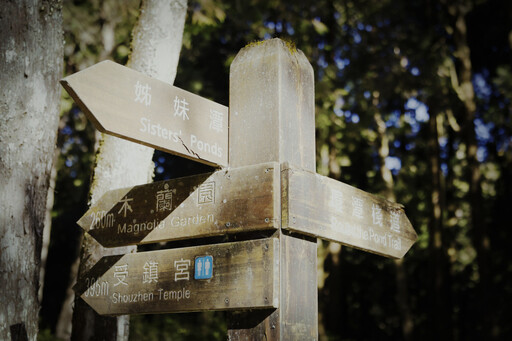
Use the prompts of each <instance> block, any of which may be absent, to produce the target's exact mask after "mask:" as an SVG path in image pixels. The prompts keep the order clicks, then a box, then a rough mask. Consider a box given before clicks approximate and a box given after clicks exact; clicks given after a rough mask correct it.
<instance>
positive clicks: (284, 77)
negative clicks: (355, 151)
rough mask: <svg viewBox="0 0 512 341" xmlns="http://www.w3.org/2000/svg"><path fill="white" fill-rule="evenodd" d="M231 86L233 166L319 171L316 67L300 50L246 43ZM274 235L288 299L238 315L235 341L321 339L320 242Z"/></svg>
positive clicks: (233, 321) (233, 323)
mask: <svg viewBox="0 0 512 341" xmlns="http://www.w3.org/2000/svg"><path fill="white" fill-rule="evenodd" d="M229 88H230V90H229V91H230V96H229V97H230V98H229V107H230V112H231V115H230V126H229V127H230V136H229V162H230V165H231V166H232V167H238V166H247V165H253V164H258V163H261V162H271V161H273V162H278V163H279V164H282V163H283V162H291V163H293V164H297V165H299V166H301V167H303V168H305V169H309V170H311V171H314V170H315V103H314V97H315V96H314V78H313V68H312V67H311V64H309V62H308V60H307V58H306V57H305V56H304V54H303V53H302V52H301V51H299V50H297V49H295V47H293V46H291V45H290V44H286V43H285V42H283V41H282V40H280V39H271V40H266V41H264V42H259V43H256V44H252V45H250V46H247V47H245V48H244V49H242V50H241V51H240V52H239V53H238V54H237V56H236V58H235V59H234V61H233V63H232V64H231V71H230V86H229ZM284 204H285V203H282V205H284ZM279 207H281V203H280V206H279ZM276 235H277V236H278V237H279V240H280V245H281V247H280V262H281V281H280V284H279V285H280V289H279V295H280V302H283V304H280V307H279V309H276V310H273V311H266V312H264V313H257V314H250V313H247V314H244V313H236V314H232V315H231V316H230V319H229V322H228V323H229V325H228V339H229V340H233V341H234V340H315V339H317V334H318V332H317V331H318V299H317V295H318V293H317V280H316V259H317V257H316V252H317V244H316V239H313V238H303V236H291V235H287V234H286V233H283V231H282V230H281V229H279V231H278V232H277V233H276Z"/></svg>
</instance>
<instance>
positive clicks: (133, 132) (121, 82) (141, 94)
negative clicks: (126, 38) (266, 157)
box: [61, 61, 228, 166]
mask: <svg viewBox="0 0 512 341" xmlns="http://www.w3.org/2000/svg"><path fill="white" fill-rule="evenodd" d="M61 84H62V86H64V88H65V89H66V91H67V92H68V93H69V94H70V95H71V97H72V98H73V100H74V101H75V102H76V103H77V104H78V106H79V107H80V109H82V111H83V112H84V113H85V114H86V115H87V117H88V118H89V119H90V120H91V121H92V122H93V123H94V126H95V127H96V129H98V130H99V131H101V132H104V133H108V134H111V135H114V136H117V137H122V138H124V139H127V140H130V141H134V142H138V143H142V144H144V145H147V146H149V147H153V148H155V149H159V150H162V151H164V152H168V153H171V154H176V155H180V156H183V157H186V158H189V159H192V160H196V161H199V162H202V163H205V164H209V165H213V166H227V165H228V108H227V107H225V106H223V105H220V104H218V103H215V102H213V101H210V100H208V99H206V98H202V97H199V96H197V95H195V94H192V93H190V92H188V91H185V90H182V89H180V88H177V87H175V86H172V85H170V84H167V83H165V82H163V81H160V80H158V79H154V78H151V77H148V76H146V75H144V74H142V73H140V72H137V71H135V70H132V69H130V68H127V67H124V66H121V65H119V64H116V63H114V62H111V61H104V62H101V63H98V64H96V65H93V66H91V67H89V68H87V69H85V70H83V71H80V72H77V73H75V74H73V75H71V76H68V77H66V78H64V79H63V80H62V81H61Z"/></svg>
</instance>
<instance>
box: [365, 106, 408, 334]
mask: <svg viewBox="0 0 512 341" xmlns="http://www.w3.org/2000/svg"><path fill="white" fill-rule="evenodd" d="M374 101H378V98H374ZM376 104H377V103H375V106H377V105H376ZM374 121H375V123H376V125H377V136H378V139H377V141H378V146H377V147H378V154H379V162H380V165H379V166H380V167H379V169H380V176H381V178H382V180H383V181H384V184H385V190H384V193H383V194H384V197H385V198H386V199H387V200H389V201H393V202H396V195H395V191H394V186H395V183H394V180H393V175H392V174H391V171H390V170H389V168H388V167H387V166H386V158H387V157H388V156H389V139H388V136H387V134H386V122H384V120H383V119H382V115H381V114H380V113H379V112H376V113H375V114H374ZM395 271H396V273H395V281H396V287H397V292H396V301H397V305H398V310H399V312H400V318H401V322H402V337H403V339H404V340H406V341H408V340H412V333H413V330H414V322H413V319H412V316H411V308H410V306H409V300H408V297H409V289H408V286H407V276H406V271H405V268H404V263H403V260H402V259H397V260H395Z"/></svg>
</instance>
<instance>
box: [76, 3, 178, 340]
mask: <svg viewBox="0 0 512 341" xmlns="http://www.w3.org/2000/svg"><path fill="white" fill-rule="evenodd" d="M186 10H187V2H186V0H165V1H161V0H146V1H144V0H143V1H142V4H141V9H140V17H139V21H138V23H137V25H136V27H135V28H134V31H133V42H132V54H131V57H130V61H129V62H128V66H129V67H131V68H133V69H135V70H138V71H140V72H143V73H145V74H147V75H149V76H151V77H155V78H158V79H160V80H163V81H166V82H169V83H171V84H172V83H173V82H174V78H175V76H176V68H177V65H178V59H179V52H180V50H181V42H182V37H183V28H184V24H185V15H186ZM152 156H153V149H151V148H148V147H145V146H142V145H138V144H134V143H131V142H128V141H125V140H121V139H118V138H116V137H111V136H108V135H103V136H102V137H101V140H100V143H99V150H98V154H97V160H96V166H95V169H94V177H93V183H92V185H91V200H90V204H91V205H92V204H94V203H95V202H96V201H97V200H98V199H99V198H100V197H101V196H102V195H103V194H104V193H105V192H106V191H108V190H111V189H115V188H120V187H128V186H134V185H138V184H142V183H147V182H150V181H151V180H152V176H153V168H154V165H153V162H152ZM135 250H136V248H135V247H126V248H113V249H105V248H103V247H101V246H100V245H99V244H98V243H97V242H96V241H95V240H94V239H93V238H92V237H90V236H89V235H87V234H85V235H84V239H83V245H82V251H81V255H80V263H81V264H80V269H79V276H78V277H79V278H80V275H81V274H83V273H84V272H85V271H87V270H88V269H90V268H91V267H92V266H93V265H94V264H95V263H96V262H97V261H98V260H99V259H100V258H101V257H103V256H105V255H108V254H121V253H128V252H135ZM128 318H129V317H128V316H120V317H103V316H99V315H98V314H96V313H95V312H94V311H93V310H92V309H91V308H90V307H88V306H87V305H86V304H85V302H83V301H82V300H81V299H80V298H78V297H77V298H76V300H75V312H74V314H73V332H72V337H71V338H72V340H91V339H104V340H127V339H128V329H129V328H128V327H129V319H128Z"/></svg>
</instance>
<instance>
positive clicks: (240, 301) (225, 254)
mask: <svg viewBox="0 0 512 341" xmlns="http://www.w3.org/2000/svg"><path fill="white" fill-rule="evenodd" d="M278 255H279V243H278V240H277V239H276V238H267V239H258V240H249V241H244V242H235V243H224V244H217V245H203V246H193V247H187V248H178V249H168V250H160V251H149V252H143V253H129V254H126V255H120V256H107V257H103V258H102V259H101V260H100V261H99V262H98V263H97V264H96V265H95V266H94V267H93V268H92V269H91V270H90V271H89V272H88V273H87V274H85V275H84V278H82V279H81V281H80V282H79V283H78V284H77V285H76V287H75V291H76V292H77V294H78V295H79V296H80V297H81V298H82V299H83V300H84V301H85V302H87V303H88V304H89V305H90V306H91V307H92V308H93V309H94V310H95V311H96V312H98V313H99V314H108V315H121V314H146V313H171V312H174V313H176V312H188V311H207V310H234V309H248V308H250V309H272V308H277V306H278V302H279V300H278V296H277V288H278V280H279V276H278V270H279V263H278V258H277V257H278Z"/></svg>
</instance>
